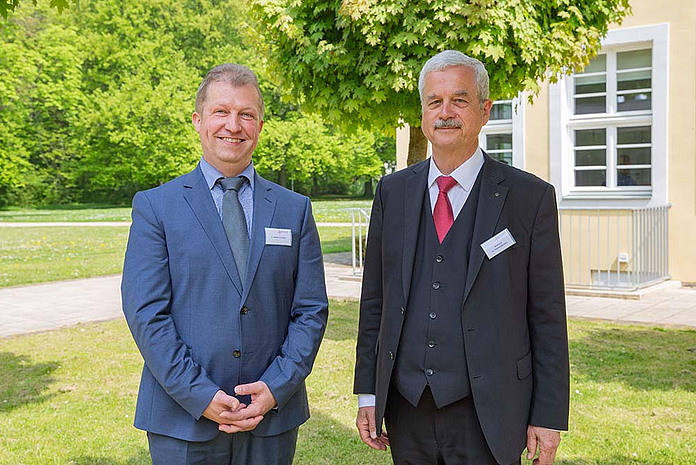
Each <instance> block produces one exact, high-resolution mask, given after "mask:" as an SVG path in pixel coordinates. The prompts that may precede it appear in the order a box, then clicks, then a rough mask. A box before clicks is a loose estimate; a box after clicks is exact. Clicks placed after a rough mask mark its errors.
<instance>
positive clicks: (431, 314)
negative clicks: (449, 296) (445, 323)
mask: <svg viewBox="0 0 696 465" xmlns="http://www.w3.org/2000/svg"><path fill="white" fill-rule="evenodd" d="M428 316H429V317H430V319H431V320H434V319H435V318H437V313H435V312H430V315H428Z"/></svg>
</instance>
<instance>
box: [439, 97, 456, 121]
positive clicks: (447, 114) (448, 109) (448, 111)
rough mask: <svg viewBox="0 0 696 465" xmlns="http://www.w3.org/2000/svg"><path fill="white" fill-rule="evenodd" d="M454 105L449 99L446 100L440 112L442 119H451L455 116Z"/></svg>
mask: <svg viewBox="0 0 696 465" xmlns="http://www.w3.org/2000/svg"><path fill="white" fill-rule="evenodd" d="M453 109H454V107H453V105H452V103H451V102H450V101H449V100H444V101H443V102H442V105H441V106H440V114H439V115H438V116H439V117H440V119H445V120H446V119H450V118H453V117H454V116H455V114H454V111H453Z"/></svg>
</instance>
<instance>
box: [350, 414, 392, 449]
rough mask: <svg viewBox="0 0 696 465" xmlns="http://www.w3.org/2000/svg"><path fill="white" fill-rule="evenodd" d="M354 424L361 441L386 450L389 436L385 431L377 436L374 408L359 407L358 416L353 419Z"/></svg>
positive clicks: (374, 447)
mask: <svg viewBox="0 0 696 465" xmlns="http://www.w3.org/2000/svg"><path fill="white" fill-rule="evenodd" d="M355 426H357V427H358V432H359V433H360V439H362V442H364V443H365V444H367V445H368V446H370V447H372V448H373V449H377V450H387V446H388V445H389V437H388V436H387V435H386V433H384V432H382V435H381V436H379V437H377V425H376V424H375V408H374V407H360V408H359V409H358V417H357V418H356V419H355Z"/></svg>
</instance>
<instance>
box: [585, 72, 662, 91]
mask: <svg viewBox="0 0 696 465" xmlns="http://www.w3.org/2000/svg"><path fill="white" fill-rule="evenodd" d="M648 73H649V72H648ZM606 82H607V77H606V75H600V76H577V77H576V78H575V93H576V94H592V93H595V92H606V90H607V84H606Z"/></svg>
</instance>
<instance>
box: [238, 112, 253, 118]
mask: <svg viewBox="0 0 696 465" xmlns="http://www.w3.org/2000/svg"><path fill="white" fill-rule="evenodd" d="M240 115H241V117H242V118H244V119H256V116H255V115H254V114H253V113H248V112H244V113H241V114H240Z"/></svg>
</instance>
